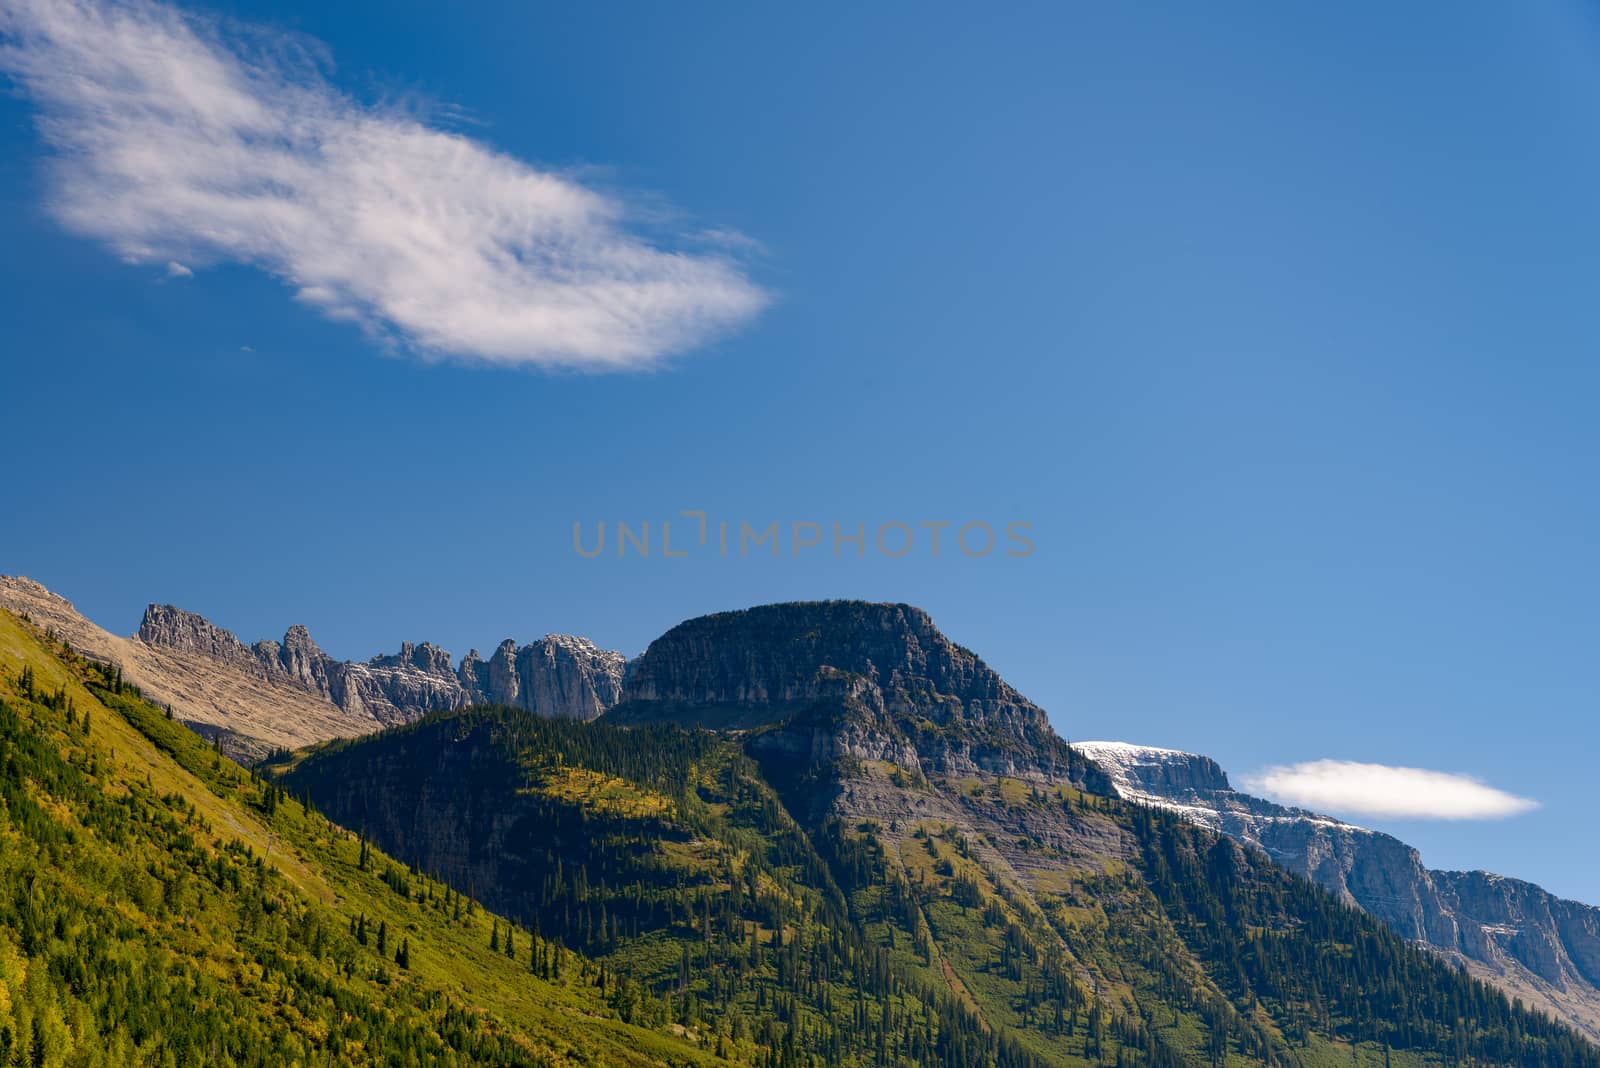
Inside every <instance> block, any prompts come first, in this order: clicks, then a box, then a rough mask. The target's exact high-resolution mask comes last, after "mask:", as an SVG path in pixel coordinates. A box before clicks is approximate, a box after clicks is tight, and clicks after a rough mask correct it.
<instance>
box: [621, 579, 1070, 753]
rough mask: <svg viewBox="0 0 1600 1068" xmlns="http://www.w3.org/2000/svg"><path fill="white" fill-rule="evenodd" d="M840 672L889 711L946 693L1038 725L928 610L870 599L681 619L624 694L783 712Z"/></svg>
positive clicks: (927, 706)
mask: <svg viewBox="0 0 1600 1068" xmlns="http://www.w3.org/2000/svg"><path fill="white" fill-rule="evenodd" d="M839 674H844V675H851V676H857V677H859V678H860V679H862V680H863V681H864V682H865V683H867V684H868V685H870V686H871V687H873V688H874V689H876V690H877V691H878V692H879V693H880V694H881V695H882V699H883V702H884V704H885V706H886V707H887V708H888V709H889V710H890V711H908V710H910V709H911V707H912V706H916V708H917V709H918V710H919V711H922V712H924V713H926V712H929V711H936V710H937V708H938V707H943V706H948V705H949V704H950V702H951V701H952V700H953V701H955V702H957V703H959V704H960V705H961V706H962V707H961V710H962V711H963V712H966V713H967V714H970V715H977V716H980V717H981V716H983V715H985V714H987V713H989V712H991V711H993V710H995V709H997V708H999V707H1000V706H1007V707H1014V708H1016V709H1019V710H1023V709H1025V710H1026V711H1027V713H1028V715H1029V716H1030V717H1034V716H1036V717H1037V718H1038V720H1039V722H1040V723H1042V722H1043V713H1042V712H1039V710H1038V709H1037V708H1036V707H1035V706H1034V705H1032V704H1030V703H1029V702H1028V701H1027V700H1026V699H1024V698H1023V697H1022V696H1021V695H1020V694H1018V693H1017V692H1016V691H1015V690H1013V689H1012V688H1011V687H1010V686H1008V685H1007V684H1006V683H1005V681H1004V680H1003V679H1001V678H1000V676H999V675H997V674H995V672H994V671H993V670H991V669H990V668H989V666H988V665H986V664H985V663H984V662H983V661H982V660H980V659H979V658H978V657H977V656H976V655H975V654H974V653H972V652H971V651H970V650H968V649H965V648H963V647H962V646H960V645H957V644H956V643H954V642H952V641H950V640H949V639H948V638H946V637H945V636H944V634H942V633H941V632H940V631H939V629H938V628H937V627H936V626H934V624H933V619H932V618H931V617H930V616H929V615H928V613H927V612H925V611H923V610H922V609H920V608H916V607H914V606H912V605H906V604H883V603H875V602H868V601H798V602H790V603H785V604H770V605H761V606H758V607H755V608H746V609H743V610H740V611H736V612H718V613H715V614H713V615H707V616H699V617H697V618H694V619H690V620H686V621H685V622H683V623H680V624H678V625H677V626H675V627H673V628H672V629H671V630H669V631H667V632H666V633H665V634H663V635H662V636H661V637H659V638H657V639H656V640H655V641H653V642H651V643H650V647H649V648H648V649H646V650H645V652H644V655H642V656H641V657H639V659H638V660H637V661H636V662H635V663H634V665H633V667H632V669H631V671H630V673H629V677H628V683H627V686H626V689H625V691H624V693H623V700H624V701H648V702H663V703H668V704H674V705H703V706H722V705H738V706H744V707H747V708H766V709H771V710H774V711H777V712H779V713H781V712H782V711H783V710H786V709H792V708H794V707H797V706H799V705H802V704H804V703H807V702H809V701H812V700H814V699H816V698H817V697H818V696H820V695H822V694H823V693H824V692H833V690H834V688H835V686H834V684H833V680H834V679H835V677H836V676H838V675H839ZM946 710H948V708H947V709H946Z"/></svg>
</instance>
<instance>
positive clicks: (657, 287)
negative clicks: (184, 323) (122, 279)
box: [0, 0, 767, 370]
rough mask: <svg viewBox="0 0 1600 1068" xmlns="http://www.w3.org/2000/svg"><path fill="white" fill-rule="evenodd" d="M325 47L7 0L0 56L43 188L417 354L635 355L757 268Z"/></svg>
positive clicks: (711, 330)
mask: <svg viewBox="0 0 1600 1068" xmlns="http://www.w3.org/2000/svg"><path fill="white" fill-rule="evenodd" d="M325 65H326V64H325V62H324V61H323V59H322V57H321V56H320V54H319V47H318V46H316V45H315V44H310V45H308V44H307V43H306V42H305V41H302V40H299V39H296V38H292V37H289V36H287V35H284V34H279V33H274V32H271V31H266V30H260V29H252V28H249V27H242V26H239V25H237V24H234V23H231V22H224V21H223V20H219V19H208V18H202V17H200V16H197V15H192V14H187V13H185V12H182V11H179V10H177V9H175V8H172V7H168V6H166V5H163V4H160V3H156V2H153V0H0V72H4V73H6V74H8V75H10V77H11V78H12V79H13V80H14V81H15V82H16V83H17V85H18V86H19V87H20V88H22V89H23V90H24V92H25V93H26V94H27V95H28V96H29V97H31V98H32V100H33V101H34V102H35V103H36V104H37V106H38V108H39V110H40V115H41V118H40V128H41V130H42V132H43V134H44V137H45V138H46V140H47V141H48V143H49V144H50V145H51V146H52V148H53V149H54V157H53V170H52V176H53V179H54V180H53V182H52V185H51V198H50V207H51V209H52V210H53V212H54V214H55V215H56V217H57V218H58V219H59V220H61V222H62V223H64V224H65V225H66V226H68V227H70V228H71V229H73V230H74V231H76V232H79V233H82V234H85V235H88V236H90V237H93V238H96V239H99V240H101V241H104V242H106V243H107V244H109V245H110V246H111V247H112V248H114V249H115V250H116V251H117V253H118V254H119V255H121V256H122V257H123V258H125V259H127V260H129V261H131V262H134V263H156V264H161V263H168V264H169V267H168V270H169V273H171V274H172V276H173V277H187V276H188V274H189V268H188V267H185V266H184V264H195V265H199V264H205V263H213V262H221V261H229V262H237V263H247V264H253V265H255V266H257V267H260V268H262V269H263V270H266V271H268V272H270V273H272V274H273V275H275V276H277V277H278V278H280V279H282V281H283V282H284V283H285V284H286V285H288V286H289V287H290V288H291V289H292V290H293V291H294V292H295V294H296V295H297V296H298V298H299V299H300V300H301V301H303V302H304V303H306V304H307V305H308V306H310V307H314V308H316V309H318V310H319V311H320V312H321V313H322V314H324V315H327V316H329V317H331V318H334V319H339V320H352V321H355V322H358V323H359V324H361V326H362V327H364V328H365V329H367V330H368V331H370V332H373V333H375V334H377V335H379V336H381V337H383V338H386V339H388V340H392V341H398V342H400V343H402V344H404V345H406V346H409V347H410V348H412V349H414V350H416V351H418V352H421V353H423V354H425V355H437V356H456V357H463V358H467V359H472V360H477V361H483V362H488V363H499V364H535V365H539V366H546V367H556V366H559V367H572V368H580V369H591V370H613V369H627V368H644V367H649V366H652V365H654V364H655V363H657V362H658V361H659V360H660V359H662V358H663V357H665V356H667V355H669V354H671V353H675V352H681V351H683V350H684V349H687V348H690V347H692V346H694V345H697V344H699V343H701V342H704V341H706V340H707V339H708V338H710V337H712V336H714V335H715V334H717V333H719V332H721V331H724V330H727V329H729V328H732V327H735V326H737V325H740V324H742V323H744V322H746V321H748V320H749V319H750V318H752V317H753V316H754V315H755V314H756V313H757V312H759V311H760V310H761V308H762V307H763V306H764V305H765V303H766V300H767V296H766V294H765V292H764V291H763V290H762V289H761V288H760V287H758V286H757V285H755V284H754V283H753V282H751V281H750V279H749V277H748V276H747V274H746V272H745V270H744V269H743V268H742V267H741V266H740V264H739V262H738V261H737V259H736V258H735V257H736V255H737V254H738V251H739V242H738V240H737V239H736V238H735V237H733V236H732V235H731V234H725V235H724V237H723V240H722V241H721V242H720V243H719V244H717V245H715V246H707V245H706V244H704V243H703V242H701V241H698V240H696V238H695V237H694V235H685V234H680V235H677V236H675V237H673V238H672V239H671V240H670V241H669V240H668V239H666V238H651V237H647V236H646V235H645V227H647V226H649V227H652V232H655V233H659V232H660V231H661V229H662V227H661V222H662V220H661V218H660V215H661V213H659V212H655V211H653V210H652V209H651V208H650V206H649V205H648V204H644V205H642V206H641V207H639V208H637V209H636V208H635V206H634V205H631V204H628V203H624V202H622V201H621V200H619V199H618V198H617V197H615V196H613V195H609V194H606V193H603V192H600V191H598V190H597V189H595V188H592V187H591V186H589V185H585V184H582V182H581V181H580V180H579V178H578V177H577V176H576V175H575V174H573V173H570V172H569V173H557V172H555V171H551V170H547V169H541V168H537V167H533V166H530V165H528V164H526V163H523V162H521V161H520V160H516V159H513V158H511V157H509V156H506V155H503V154H501V153H499V152H497V151H495V150H494V149H492V148H491V147H489V146H487V145H485V144H483V143H481V142H480V141H477V140H474V139H472V138H470V137H466V136H462V135H461V134H458V133H454V132H450V131H447V130H442V129H438V128H436V127H435V126H430V125H428V124H426V123H425V122H423V121H422V120H420V119H419V118H417V117H416V116H415V115H413V114H408V113H406V112H404V111H402V110H400V109H398V108H393V107H390V108H378V107H372V106H368V105H365V104H362V103H360V102H358V101H355V100H353V99H351V98H350V97H348V96H346V95H345V94H343V93H341V92H339V91H338V90H337V89H335V88H333V87H332V86H331V85H330V84H329V83H328V82H327V80H326V79H325V77H324V76H323V74H322V69H323V68H324V66H325Z"/></svg>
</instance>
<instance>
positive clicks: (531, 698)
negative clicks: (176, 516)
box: [138, 604, 626, 726]
mask: <svg viewBox="0 0 1600 1068" xmlns="http://www.w3.org/2000/svg"><path fill="white" fill-rule="evenodd" d="M138 636H139V639H140V640H141V641H143V642H145V643H146V644H148V645H152V646H157V647H161V648H167V649H175V650H181V651H184V652H187V653H191V654H198V655H201V656H204V657H207V658H209V659H211V660H214V661H217V662H220V663H223V664H226V665H229V666H231V667H234V668H236V669H239V670H241V671H245V672H249V673H251V674H255V675H258V676H261V677H264V678H267V679H269V680H273V681H285V680H287V681H290V682H293V683H296V684H298V685H300V686H302V687H304V688H305V689H308V690H310V691H311V692H313V693H315V694H317V695H319V696H321V697H322V698H324V699H325V700H327V701H329V702H330V703H332V704H333V705H335V706H337V707H338V708H339V709H341V710H343V711H344V712H346V713H348V714H350V715H352V716H356V717H370V719H372V720H374V721H376V722H375V724H374V726H379V725H388V724H393V723H403V722H408V721H410V720H413V719H416V718H418V717H419V716H422V715H425V714H426V713H428V712H435V711H451V710H455V709H460V708H467V707H469V706H471V705H477V704H500V705H511V706H514V707H517V708H525V709H529V710H531V711H535V712H539V713H541V714H543V715H549V716H567V717H572V718H575V719H593V718H594V717H595V716H598V715H599V714H600V713H601V712H603V711H605V710H606V709H607V708H609V707H611V706H612V705H613V704H615V703H616V702H617V698H618V696H619V694H620V692H621V688H622V676H623V668H624V666H625V664H626V660H625V658H624V657H623V656H622V654H621V653H617V652H609V651H606V650H603V649H600V648H598V647H597V646H596V645H595V644H594V643H593V642H591V641H589V640H587V639H585V638H577V637H573V636H571V635H565V634H551V635H547V636H545V637H544V638H541V639H539V640H538V641H535V642H531V643H529V644H527V645H523V646H518V645H517V644H516V642H514V641H512V640H511V639H509V638H508V639H506V640H505V641H503V642H501V643H500V645H499V647H498V648H496V649H495V651H494V653H493V654H492V655H491V656H490V657H489V658H488V659H484V658H483V657H481V656H480V655H479V653H478V651H477V650H476V649H474V650H472V651H471V652H469V653H468V654H467V655H466V656H464V657H463V658H462V660H461V663H460V664H459V665H458V666H452V661H451V657H450V654H449V653H448V652H447V651H446V650H444V649H441V648H439V647H438V646H436V645H433V644H431V643H429V642H422V643H421V644H417V645H414V644H412V643H411V642H405V643H403V644H402V645H401V646H400V651H399V653H397V654H390V655H385V656H375V657H373V658H372V659H371V660H367V661H364V662H355V661H347V660H335V659H333V658H332V657H331V656H329V655H328V654H327V653H325V652H323V651H322V650H321V649H320V648H318V647H317V644H316V642H314V641H313V640H312V638H311V634H310V632H309V631H308V630H307V629H306V628H305V627H303V626H293V627H290V628H289V630H288V632H287V633H285V634H284V636H283V641H282V642H274V641H259V642H256V643H255V644H253V645H248V646H247V645H245V644H244V643H243V642H242V641H240V640H239V639H238V638H237V637H235V636H234V635H233V634H232V633H231V632H229V631H226V630H224V629H222V628H221V627H218V626H216V625H215V624H213V623H211V622H210V621H208V620H207V619H205V618H204V617H202V616H199V615H196V614H194V613H193V612H186V611H184V610H182V609H180V608H176V607H174V606H172V605H154V604H153V605H151V606H150V607H149V608H148V609H146V610H145V614H144V620H143V621H142V622H141V623H140V625H139V635H138Z"/></svg>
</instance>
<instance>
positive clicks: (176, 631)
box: [139, 604, 255, 667]
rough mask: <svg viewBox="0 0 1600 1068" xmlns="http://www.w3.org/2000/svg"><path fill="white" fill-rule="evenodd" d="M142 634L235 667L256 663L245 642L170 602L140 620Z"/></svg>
mask: <svg viewBox="0 0 1600 1068" xmlns="http://www.w3.org/2000/svg"><path fill="white" fill-rule="evenodd" d="M139 637H140V639H141V640H143V641H144V642H146V643H147V644H150V645H164V646H167V647H168V648H172V649H181V650H183V651H184V652H190V653H199V654H201V655H202V656H209V657H210V658H211V659H213V660H220V661H222V662H223V663H226V664H233V665H235V666H240V667H243V666H247V665H253V664H255V655H254V653H253V652H252V651H251V650H250V649H247V648H245V645H244V643H243V642H241V641H240V640H239V639H238V638H235V637H234V636H233V635H232V634H231V633H229V632H228V631H225V630H223V629H222V628H221V627H218V626H214V625H213V624H212V623H211V622H210V621H209V620H207V619H206V618H205V617H203V616H197V615H195V614H194V613H193V612H185V611H184V610H183V609H181V608H176V607H174V606H172V605H170V604H163V605H157V604H153V605H151V606H150V607H149V608H146V609H145V612H144V619H143V620H142V621H140V623H139Z"/></svg>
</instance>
